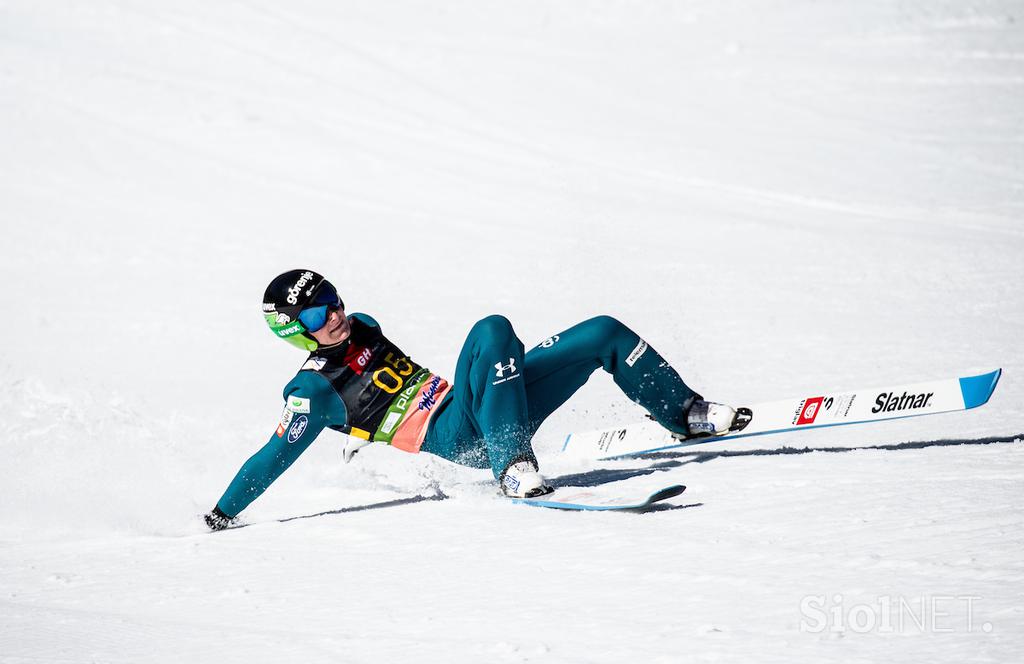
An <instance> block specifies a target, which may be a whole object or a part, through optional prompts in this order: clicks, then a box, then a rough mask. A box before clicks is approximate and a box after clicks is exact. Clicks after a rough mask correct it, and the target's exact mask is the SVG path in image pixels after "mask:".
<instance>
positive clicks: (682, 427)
mask: <svg viewBox="0 0 1024 664" xmlns="http://www.w3.org/2000/svg"><path fill="white" fill-rule="evenodd" d="M348 318H349V322H350V323H351V326H352V333H351V335H350V336H349V338H348V339H346V340H345V341H343V342H342V343H340V344H337V345H335V346H328V347H320V348H318V349H317V350H315V351H313V352H312V353H310V355H309V357H308V358H307V360H306V362H305V364H303V365H302V368H301V369H300V370H299V372H298V374H296V376H295V377H294V378H293V379H292V380H291V382H289V383H288V385H287V386H285V388H284V398H285V408H284V412H283V414H282V416H281V423H280V425H279V426H278V428H277V431H276V432H275V433H274V434H273V435H272V436H271V437H270V440H269V441H268V442H267V444H266V445H264V446H263V448H262V449H260V450H259V451H258V452H256V453H255V454H254V455H253V456H252V457H250V458H249V460H248V461H246V462H245V464H244V465H243V466H242V468H241V469H240V470H239V471H238V473H237V474H236V475H235V478H234V480H232V482H231V484H230V485H229V486H228V488H227V490H226V491H225V492H224V495H223V496H222V497H221V498H220V500H219V501H217V509H219V510H220V511H221V512H223V513H224V514H225V515H227V516H228V517H234V516H235V515H237V514H238V513H239V512H241V511H242V510H243V509H245V508H246V506H248V505H249V504H250V503H251V502H252V501H254V500H255V499H256V498H258V497H259V496H260V495H261V494H262V493H263V492H264V491H265V490H266V489H267V487H269V486H270V484H271V483H272V482H273V481H274V480H276V479H277V478H278V477H279V476H280V475H281V473H283V472H284V471H285V470H287V468H288V467H289V466H291V465H292V463H293V462H294V461H295V460H296V459H297V458H298V457H299V455H301V454H302V453H303V452H304V451H305V450H306V448H307V447H309V446H310V444H311V443H312V442H313V441H314V440H315V439H316V437H317V436H319V435H320V432H321V431H323V430H324V429H325V428H331V429H335V430H337V431H341V432H343V433H347V434H349V435H353V436H357V437H360V438H364V439H366V440H372V441H374V442H381V443H385V444H390V445H393V446H394V447H398V448H399V449H402V450H405V451H408V452H429V453H431V454H435V455H437V456H440V457H443V458H445V459H448V460H449V461H453V462H455V463H459V464H463V465H467V466H472V467H476V468H488V467H489V468H491V470H492V471H493V473H494V476H495V478H497V477H499V476H500V474H501V473H502V472H503V471H504V470H505V468H507V467H508V466H509V464H511V463H514V462H516V461H519V460H530V461H533V462H534V463H537V458H536V456H535V455H534V453H533V448H532V446H531V444H530V441H531V438H532V437H533V435H534V433H535V432H536V431H537V428H538V427H539V426H540V425H541V423H542V422H543V421H544V420H545V419H547V417H548V416H549V415H551V413H553V412H554V411H555V410H556V409H557V408H558V407H559V406H561V405H562V404H563V403H565V402H566V400H568V399H569V397H571V396H572V395H573V394H574V393H575V392H576V390H578V389H579V388H580V387H582V386H583V384H584V383H586V382H587V379H588V378H590V376H591V374H592V373H593V372H594V371H595V370H596V369H597V368H599V367H600V368H603V369H604V370H605V371H607V372H608V373H610V374H611V375H612V378H613V380H614V381H615V383H616V384H617V385H618V386H619V388H621V389H622V391H623V392H624V393H625V394H626V396H627V397H629V398H630V399H632V400H633V401H634V402H636V403H638V404H640V405H641V406H643V407H644V408H646V409H647V410H648V412H650V414H651V416H652V417H653V418H654V419H655V420H657V421H658V422H659V423H660V424H661V425H662V426H664V427H665V428H667V429H669V430H671V431H674V432H677V433H685V432H686V423H685V411H686V408H687V407H688V406H689V404H690V403H691V402H692V401H693V400H694V399H695V398H699V397H698V396H697V395H696V394H695V393H694V391H693V390H691V389H690V388H689V387H687V385H686V383H684V382H683V379H682V378H680V376H679V374H678V373H676V371H675V370H674V369H673V368H672V367H671V366H670V365H669V364H668V362H666V361H665V360H664V359H662V357H661V356H660V355H659V354H658V353H657V352H655V350H654V349H653V348H651V347H650V346H649V345H648V344H647V342H645V341H644V340H643V339H641V338H640V337H639V336H637V334H636V333H635V332H633V331H632V330H630V329H629V328H628V327H626V326H625V325H623V324H622V323H620V322H619V321H617V320H616V319H614V318H612V317H610V316H597V317H596V318H591V319H589V320H587V321H584V322H582V323H579V324H578V325H575V326H574V327H571V328H569V329H568V330H565V331H564V332H560V333H558V334H556V335H553V336H551V337H548V338H547V339H545V340H544V341H543V342H541V343H540V344H539V345H538V346H536V347H534V348H533V349H531V350H530V351H529V352H528V353H524V347H523V343H522V342H521V341H520V340H519V338H518V337H517V336H516V334H515V331H514V330H513V329H512V324H511V323H510V322H509V321H508V319H507V318H505V317H503V316H497V315H494V316H488V317H486V318H484V319H482V320H480V321H479V322H477V323H476V324H475V325H474V326H473V328H472V329H471V330H470V332H469V336H468V338H467V339H466V342H465V344H464V345H463V347H462V352H461V353H460V354H459V359H458V362H457V364H456V367H455V378H454V380H453V382H452V383H451V384H449V383H448V382H447V381H445V380H444V379H443V378H441V377H440V376H437V375H435V374H433V373H432V372H430V371H429V370H428V369H425V368H423V367H421V366H420V365H418V364H416V363H415V362H413V361H412V359H410V358H409V357H408V356H406V355H405V354H404V353H402V351H401V350H399V349H398V347H397V346H395V345H394V344H393V343H391V342H390V341H389V340H388V339H387V338H386V337H384V335H383V334H382V333H381V330H380V326H379V325H378V324H377V321H375V320H374V319H373V318H372V317H370V316H368V315H366V314H358V313H357V314H352V315H350V316H349V317H348Z"/></svg>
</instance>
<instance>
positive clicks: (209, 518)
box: [203, 507, 235, 530]
mask: <svg viewBox="0 0 1024 664" xmlns="http://www.w3.org/2000/svg"><path fill="white" fill-rule="evenodd" d="M203 521H205V522H206V525H207V526H209V527H210V530H224V529H225V528H227V527H228V526H230V525H231V524H233V523H234V522H235V517H233V516H228V515H227V514H225V513H224V512H221V511H220V508H219V507H214V508H213V509H212V510H210V511H209V512H207V513H206V514H204V515H203Z"/></svg>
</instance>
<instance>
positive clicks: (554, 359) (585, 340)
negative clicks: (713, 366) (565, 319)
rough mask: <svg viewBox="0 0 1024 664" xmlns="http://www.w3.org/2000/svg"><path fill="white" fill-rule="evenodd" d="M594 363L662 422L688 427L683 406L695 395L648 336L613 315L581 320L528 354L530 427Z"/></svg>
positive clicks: (586, 376)
mask: <svg viewBox="0 0 1024 664" xmlns="http://www.w3.org/2000/svg"><path fill="white" fill-rule="evenodd" d="M598 367H600V368H603V369H604V370H605V371H607V372H608V373H610V374H611V375H612V379H613V380H614V381H615V384H616V385H618V386H619V388H620V389H621V390H622V391H623V392H624V393H625V394H626V396H627V397H629V398H630V399H631V400H633V401H635V402H636V403H638V404H640V405H641V406H642V407H644V408H646V409H647V411H648V412H649V413H650V414H651V416H652V417H653V418H654V419H655V420H657V421H658V422H659V423H660V424H661V425H662V426H664V427H665V428H666V429H669V430H670V431H673V432H676V433H686V431H687V429H686V415H685V413H686V410H687V408H689V406H690V404H691V403H693V401H694V399H695V398H699V397H697V395H696V393H695V392H694V391H693V390H692V389H690V388H689V387H688V386H687V385H686V383H685V382H683V379H682V378H681V377H680V376H679V374H678V373H677V372H676V370H675V369H673V368H672V366H671V365H669V363H668V362H666V361H665V359H664V358H662V357H661V355H659V354H658V353H657V352H656V351H655V350H654V349H653V348H652V347H651V346H650V345H648V344H647V342H646V341H644V340H643V339H641V338H640V337H639V336H638V335H637V334H636V333H635V332H633V331H632V330H631V329H629V328H628V327H626V326H625V325H623V324H622V323H620V322H619V321H618V320H616V319H615V318H612V317H611V316H597V317H595V318H591V319H590V320H586V321H583V322H582V323H579V324H578V325H575V326H573V327H571V328H569V329H568V330H566V331H564V332H560V333H559V334H556V335H554V336H552V337H549V338H547V339H545V340H544V341H543V342H541V343H540V345H538V346H537V347H535V348H533V349H531V350H530V352H529V353H527V354H526V395H527V402H528V404H529V410H530V420H531V423H532V425H533V427H534V429H533V430H534V431H536V428H537V427H539V426H540V424H541V423H542V422H543V421H544V420H545V419H547V417H548V416H549V415H551V413H553V412H554V411H555V409H557V408H558V407H559V406H561V405H562V404H563V403H565V402H566V401H567V400H568V399H569V397H571V396H572V395H573V394H574V393H575V392H576V391H577V390H578V389H579V388H580V387H582V386H583V384H584V383H586V382H587V379H589V378H590V375H591V374H592V373H593V372H594V371H595V370H596V369H597V368H598Z"/></svg>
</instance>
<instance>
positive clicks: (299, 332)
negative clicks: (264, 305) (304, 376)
mask: <svg viewBox="0 0 1024 664" xmlns="http://www.w3.org/2000/svg"><path fill="white" fill-rule="evenodd" d="M263 317H264V318H265V319H266V320H267V325H268V326H269V327H270V331H271V332H273V333H274V336H276V337H278V338H280V339H284V340H285V341H287V342H288V343H290V344H291V345H293V346H295V347H296V348H298V349H300V350H304V351H307V352H313V351H314V350H316V349H317V348H318V347H319V345H320V344H318V343H317V342H316V340H315V339H311V338H310V337H309V335H307V334H306V328H305V327H304V326H303V325H302V323H300V322H299V321H297V320H293V321H292V322H290V323H285V324H284V325H278V324H277V314H276V313H273V314H271V313H265V314H263Z"/></svg>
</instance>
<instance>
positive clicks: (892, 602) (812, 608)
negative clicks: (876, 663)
mask: <svg viewBox="0 0 1024 664" xmlns="http://www.w3.org/2000/svg"><path fill="white" fill-rule="evenodd" d="M981 599H982V598H981V597H979V596H977V595H926V596H923V597H915V598H913V599H908V598H906V597H901V596H893V595H882V596H880V597H878V598H876V599H875V600H874V601H867V602H865V601H860V602H847V601H845V600H844V598H843V596H842V595H838V594H837V595H832V596H831V597H828V596H826V595H807V596H805V597H804V598H803V599H802V600H800V615H801V616H803V618H802V620H801V621H800V631H802V632H810V633H812V634H820V633H823V632H853V633H855V634H866V633H868V632H878V633H893V634H905V633H908V632H918V633H932V634H944V633H952V632H983V633H985V634H988V633H989V632H991V631H992V623H990V622H987V621H981V620H980V619H979V618H978V616H977V609H978V607H977V604H978V602H979V601H981Z"/></svg>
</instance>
